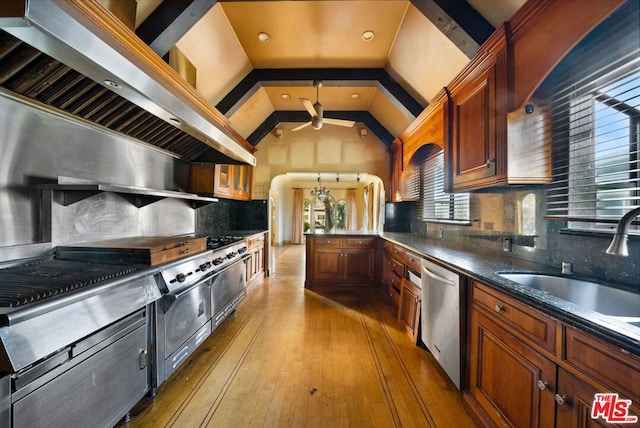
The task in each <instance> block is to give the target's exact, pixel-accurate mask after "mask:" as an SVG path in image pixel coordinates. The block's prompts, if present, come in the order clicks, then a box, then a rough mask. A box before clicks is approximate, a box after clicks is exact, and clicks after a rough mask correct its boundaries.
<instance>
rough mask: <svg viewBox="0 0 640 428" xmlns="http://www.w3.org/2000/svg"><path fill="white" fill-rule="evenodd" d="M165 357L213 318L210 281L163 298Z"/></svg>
mask: <svg viewBox="0 0 640 428" xmlns="http://www.w3.org/2000/svg"><path fill="white" fill-rule="evenodd" d="M163 304H164V308H163V312H164V323H165V333H164V334H165V350H164V353H165V358H166V357H168V356H169V355H170V354H172V353H173V352H174V351H175V350H176V349H178V348H179V347H180V346H181V345H182V344H183V343H185V342H186V341H187V339H188V338H190V337H191V336H192V335H193V334H194V333H195V332H196V331H197V330H199V329H200V328H201V327H202V326H203V325H205V324H206V323H207V322H208V321H209V319H211V294H210V290H209V282H208V281H205V282H204V283H202V284H200V285H198V286H196V287H194V288H192V289H190V290H187V291H184V292H182V293H178V294H168V295H166V296H164V298H163Z"/></svg>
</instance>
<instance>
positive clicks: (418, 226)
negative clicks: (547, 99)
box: [402, 189, 640, 292]
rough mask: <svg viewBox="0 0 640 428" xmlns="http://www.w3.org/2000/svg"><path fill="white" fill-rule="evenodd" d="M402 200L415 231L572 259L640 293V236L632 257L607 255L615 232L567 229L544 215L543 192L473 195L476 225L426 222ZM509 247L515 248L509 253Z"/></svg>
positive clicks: (525, 256)
mask: <svg viewBox="0 0 640 428" xmlns="http://www.w3.org/2000/svg"><path fill="white" fill-rule="evenodd" d="M529 195H534V196H533V197H532V196H529ZM525 197H528V199H526V200H525V199H524V198H525ZM534 199H535V202H533V203H532V201H533V200H534ZM523 201H525V202H524V203H523ZM402 204H403V208H402V209H408V210H410V212H411V213H410V215H409V217H410V219H411V225H410V230H411V233H412V234H414V235H417V236H422V237H425V238H429V239H442V240H443V241H445V242H447V243H450V244H454V245H458V246H462V247H465V248H473V249H482V250H483V251H488V252H493V253H495V254H496V255H497V256H500V255H508V256H511V257H516V258H519V259H522V260H527V261H531V262H535V263H540V264H544V265H547V266H553V267H557V268H558V269H560V266H561V264H562V262H571V263H572V264H573V270H574V272H575V273H576V274H577V275H585V276H591V277H596V278H600V279H604V280H608V281H613V282H617V283H620V284H622V285H624V286H626V288H631V289H633V290H635V291H637V292H640V255H639V254H640V239H638V237H631V238H630V239H629V257H620V256H612V255H608V254H606V253H605V250H606V248H607V246H608V245H609V242H610V241H611V235H609V234H585V233H574V232H570V231H567V230H566V224H565V223H564V222H561V221H550V220H545V219H544V204H545V193H544V191H543V190H539V189H534V190H523V189H518V190H504V191H500V192H494V193H485V192H482V193H472V194H471V197H470V211H471V217H472V219H475V221H474V222H473V224H472V225H471V226H457V225H448V224H440V223H424V222H422V221H420V220H419V219H418V215H417V203H406V202H405V203H402ZM505 240H508V242H507V243H506V245H505ZM505 246H506V247H507V248H508V247H509V246H510V249H511V251H510V252H508V253H505Z"/></svg>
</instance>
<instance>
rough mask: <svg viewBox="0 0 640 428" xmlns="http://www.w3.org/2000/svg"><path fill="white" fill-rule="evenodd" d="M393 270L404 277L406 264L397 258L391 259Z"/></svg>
mask: <svg viewBox="0 0 640 428" xmlns="http://www.w3.org/2000/svg"><path fill="white" fill-rule="evenodd" d="M391 270H392V271H393V272H394V273H395V274H397V275H398V276H400V277H401V278H404V264H403V263H401V262H399V261H397V260H395V259H391Z"/></svg>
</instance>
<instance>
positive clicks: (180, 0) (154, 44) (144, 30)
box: [136, 0, 217, 57]
mask: <svg viewBox="0 0 640 428" xmlns="http://www.w3.org/2000/svg"><path fill="white" fill-rule="evenodd" d="M216 3H217V1H216V0H164V1H163V2H162V3H160V5H159V6H158V7H157V8H156V9H155V10H154V11H153V12H152V13H151V14H150V15H149V16H148V17H147V19H145V20H144V22H142V23H141V24H140V25H139V26H138V28H137V29H136V34H137V35H138V37H140V39H142V40H143V41H144V42H145V43H146V44H147V45H149V47H150V48H151V49H153V50H154V52H155V53H157V54H158V56H160V57H164V56H165V55H166V54H167V53H168V52H169V50H170V49H171V48H172V47H174V46H175V44H176V43H178V40H180V39H181V38H182V36H184V35H185V34H186V33H187V31H189V30H190V29H191V28H192V27H193V26H194V25H195V23H196V22H198V21H199V20H200V18H202V17H203V16H204V15H205V14H206V13H207V12H208V11H209V10H211V8H212V7H213V6H215V5H216Z"/></svg>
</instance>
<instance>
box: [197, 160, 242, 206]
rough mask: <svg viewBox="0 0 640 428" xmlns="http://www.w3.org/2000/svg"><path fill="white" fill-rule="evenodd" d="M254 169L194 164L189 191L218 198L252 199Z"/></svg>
mask: <svg viewBox="0 0 640 428" xmlns="http://www.w3.org/2000/svg"><path fill="white" fill-rule="evenodd" d="M252 173H253V168H252V167H251V166H249V165H226V164H215V165H213V164H192V165H191V169H190V174H189V191H190V192H194V193H199V194H206V195H213V196H216V197H218V198H226V199H236V200H240V201H248V200H250V199H251V181H252Z"/></svg>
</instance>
